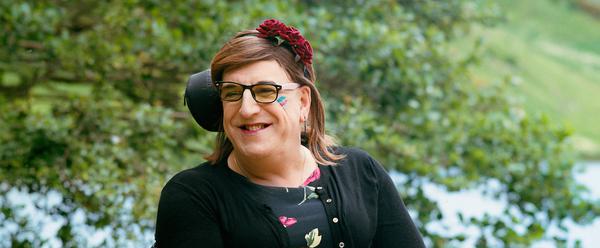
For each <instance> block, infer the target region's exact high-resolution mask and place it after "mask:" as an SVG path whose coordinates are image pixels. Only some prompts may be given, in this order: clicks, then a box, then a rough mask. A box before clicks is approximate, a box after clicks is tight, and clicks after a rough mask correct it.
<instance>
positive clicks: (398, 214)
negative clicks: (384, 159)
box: [373, 160, 425, 247]
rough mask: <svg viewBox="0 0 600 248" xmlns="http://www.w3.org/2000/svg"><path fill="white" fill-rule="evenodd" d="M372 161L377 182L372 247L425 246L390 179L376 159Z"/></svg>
mask: <svg viewBox="0 0 600 248" xmlns="http://www.w3.org/2000/svg"><path fill="white" fill-rule="evenodd" d="M373 162H374V166H373V167H374V170H375V174H376V176H377V178H378V182H379V183H378V185H379V187H378V190H379V192H378V194H379V196H378V204H377V220H378V221H377V231H376V232H375V237H374V239H373V247H425V244H424V243H423V238H422V237H421V234H420V233H419V231H418V230H417V227H416V226H415V224H414V223H413V221H412V219H411V218H410V215H409V214H408V211H407V209H406V206H404V203H403V202H402V199H400V195H399V194H398V191H397V190H396V187H395V185H394V183H393V181H392V179H391V178H390V176H389V175H388V174H387V172H386V171H385V170H384V169H383V167H382V166H381V165H380V164H379V163H377V161H374V160H373Z"/></svg>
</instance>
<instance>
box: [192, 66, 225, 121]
mask: <svg viewBox="0 0 600 248" xmlns="http://www.w3.org/2000/svg"><path fill="white" fill-rule="evenodd" d="M186 103H187V107H188V109H189V110H190V112H191V113H192V116H193V117H194V120H196V122H197V123H198V124H200V126H201V127H202V128H204V129H206V130H208V131H211V132H218V131H219V129H220V126H221V125H220V122H221V121H222V116H223V106H222V105H221V100H220V99H219V93H218V91H217V89H216V88H215V87H214V86H213V84H212V80H211V79H210V70H205V71H202V72H200V73H196V74H194V75H192V76H190V78H189V79H188V83H187V87H186V88H185V94H184V104H186Z"/></svg>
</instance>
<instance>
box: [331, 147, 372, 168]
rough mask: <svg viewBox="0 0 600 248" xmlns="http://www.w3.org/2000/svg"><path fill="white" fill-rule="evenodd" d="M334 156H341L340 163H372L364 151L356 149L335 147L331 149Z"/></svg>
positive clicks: (369, 156)
mask: <svg viewBox="0 0 600 248" xmlns="http://www.w3.org/2000/svg"><path fill="white" fill-rule="evenodd" d="M332 150H333V152H334V153H335V154H339V155H343V156H344V158H343V159H341V160H340V163H342V164H343V163H365V162H368V163H370V162H372V161H373V160H374V159H373V157H371V155H369V153H367V152H366V151H365V150H362V149H360V148H358V147H346V146H337V147H333V148H332Z"/></svg>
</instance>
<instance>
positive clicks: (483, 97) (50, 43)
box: [0, 0, 600, 247]
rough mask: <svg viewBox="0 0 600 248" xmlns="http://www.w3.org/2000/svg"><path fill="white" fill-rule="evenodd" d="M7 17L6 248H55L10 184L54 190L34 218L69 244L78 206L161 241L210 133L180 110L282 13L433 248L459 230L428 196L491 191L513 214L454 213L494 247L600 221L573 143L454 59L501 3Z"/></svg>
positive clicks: (332, 117) (257, 6) (128, 235)
mask: <svg viewBox="0 0 600 248" xmlns="http://www.w3.org/2000/svg"><path fill="white" fill-rule="evenodd" d="M0 9H1V10H2V12H1V13H2V14H1V16H0V20H1V21H2V23H3V24H2V26H1V27H2V32H1V35H0V37H1V39H0V42H1V44H2V46H1V48H0V58H1V62H0V76H1V77H0V78H1V79H2V81H1V82H0V89H1V90H2V92H1V94H0V103H2V105H1V107H0V108H1V111H0V123H3V124H2V125H0V144H2V146H1V147H0V182H1V183H0V191H1V192H2V195H1V196H0V208H1V210H2V212H1V213H0V223H2V224H0V240H2V241H1V242H0V244H2V245H9V244H10V245H12V246H22V247H29V246H41V245H43V244H47V243H48V242H50V241H49V240H43V238H41V237H40V235H39V233H40V227H39V226H36V225H35V224H32V220H30V219H28V218H23V216H20V215H18V214H16V213H17V212H19V211H20V210H19V209H20V208H21V207H20V206H18V205H16V204H12V203H11V202H10V201H9V198H8V193H9V192H11V191H14V190H15V189H18V190H20V191H21V192H27V193H29V194H31V195H33V196H34V197H38V198H39V199H42V198H43V197H44V195H47V194H58V195H60V197H59V198H60V202H59V203H58V204H54V205H51V206H50V205H48V204H45V205H44V204H36V209H37V210H38V211H41V212H43V213H45V214H47V215H50V216H54V217H55V218H56V219H57V222H60V223H62V225H61V228H60V229H59V232H58V233H57V236H56V238H57V239H59V240H60V241H61V242H62V245H63V246H66V247H76V246H81V245H84V244H86V242H87V241H86V240H85V239H84V238H83V237H82V236H81V233H80V232H78V231H77V230H78V229H79V228H76V227H77V226H76V225H77V224H76V221H75V220H74V219H76V217H75V215H77V213H78V212H79V211H83V212H84V213H85V214H84V216H85V224H83V225H84V226H86V227H89V228H92V229H93V230H110V233H111V234H112V236H110V237H109V238H108V239H107V240H105V241H104V242H105V243H104V244H103V245H109V246H121V245H126V244H127V243H128V242H134V243H136V244H147V243H148V242H151V240H143V238H140V237H143V236H141V235H140V234H141V233H144V232H148V231H149V232H152V231H153V225H154V217H155V214H156V205H157V202H158V196H159V194H160V189H161V188H162V186H163V185H164V183H165V182H166V180H167V179H168V178H169V177H170V176H172V175H173V174H174V173H176V172H177V171H179V170H181V169H183V168H188V167H191V166H194V165H196V164H198V163H200V162H201V161H202V158H201V155H204V154H206V153H207V152H208V151H209V150H210V149H211V146H212V139H213V137H214V135H212V134H209V133H206V132H204V131H203V130H201V129H200V128H198V127H196V126H195V124H194V123H193V122H192V120H191V118H190V117H189V116H188V115H187V114H186V113H185V112H186V110H185V109H184V107H183V106H182V98H181V95H182V91H183V88H184V82H185V79H186V78H187V76H188V75H190V74H191V73H193V72H197V71H200V70H203V69H205V68H207V67H208V65H209V62H210V59H211V58H212V55H213V54H214V53H215V52H216V51H217V50H218V49H219V48H220V46H221V45H222V44H223V42H224V41H226V40H227V39H228V38H229V37H231V36H232V35H233V34H234V33H235V32H237V31H239V29H240V28H252V27H254V26H256V25H257V24H258V23H260V21H262V20H263V19H266V18H271V17H274V18H279V19H282V20H284V21H285V22H286V23H290V24H293V25H295V26H297V27H298V28H299V29H300V30H302V31H303V33H304V34H305V36H306V37H307V38H308V39H309V40H310V41H311V42H312V44H313V47H314V48H315V51H316V58H315V64H316V68H317V73H318V78H319V81H318V83H317V84H318V87H319V88H320V89H321V91H322V92H323V94H324V95H325V98H326V105H327V110H328V125H329V129H330V131H331V132H333V133H334V134H336V136H337V137H338V138H339V139H340V140H341V143H342V144H344V145H352V146H358V147H361V148H363V149H365V150H367V151H368V152H370V153H371V154H372V155H374V156H375V157H376V158H377V159H379V160H380V161H381V162H382V163H383V164H384V165H385V166H387V167H388V168H390V169H395V170H398V171H399V172H401V173H402V174H404V175H405V176H406V177H407V180H406V183H405V184H404V185H400V188H399V190H400V192H401V194H402V195H403V198H404V200H405V202H406V203H407V205H408V207H409V208H410V209H411V210H414V212H415V213H416V216H415V218H416V221H417V222H418V225H419V226H420V229H421V232H422V233H423V234H424V236H425V237H426V239H427V240H428V242H430V243H431V246H434V247H446V246H448V245H453V244H456V243H457V242H458V243H459V242H462V241H463V240H464V239H465V234H457V235H449V234H447V233H438V232H435V231H433V230H432V229H430V228H428V223H434V222H438V221H440V220H441V219H443V218H445V216H443V214H442V213H441V212H440V210H439V208H438V206H437V203H436V202H435V201H433V200H431V199H429V198H428V197H427V195H426V194H425V191H424V186H425V185H427V184H434V185H438V186H441V187H443V188H446V189H447V190H449V191H459V190H463V189H471V188H476V187H486V188H488V190H486V194H488V195H490V196H493V197H496V198H498V199H502V200H503V201H505V202H506V203H507V208H506V209H505V211H504V215H502V216H489V215H486V216H483V217H481V218H470V219H466V218H460V219H461V221H462V222H463V224H464V225H470V226H475V227H478V228H480V230H483V231H482V234H481V237H479V238H478V244H479V245H482V246H485V245H486V244H502V245H504V246H514V245H529V244H531V242H533V241H535V240H539V239H540V238H542V237H543V236H544V235H545V234H546V232H547V228H548V226H549V225H550V224H552V223H559V224H560V223H562V222H564V221H565V220H567V219H574V220H575V221H576V222H578V223H584V222H588V221H590V220H592V219H593V217H594V216H596V215H598V213H599V212H600V211H599V207H598V205H597V204H596V205H594V204H592V203H591V202H589V200H586V199H583V198H582V197H581V192H582V190H583V189H582V188H581V186H579V185H578V184H577V183H576V182H575V181H574V180H573V175H572V168H573V157H572V155H571V154H572V153H571V152H570V150H569V146H568V138H569V135H570V131H569V130H566V129H564V128H561V127H556V126H554V125H553V124H552V123H549V121H548V120H546V119H545V118H544V117H543V116H542V117H532V116H530V115H528V114H527V113H525V112H523V110H521V108H520V107H519V106H518V105H515V104H514V103H513V102H512V100H511V94H510V87H511V79H510V78H507V79H506V80H505V81H504V83H501V84H498V85H492V86H490V87H485V88H484V87H477V86H475V85H473V84H472V83H471V82H469V80H468V79H467V77H466V73H467V72H468V68H469V66H470V65H471V64H472V63H474V62H476V61H477V59H478V51H477V49H476V48H477V46H474V47H475V49H473V51H465V52H464V53H463V54H462V55H463V56H461V57H459V58H456V57H454V56H451V55H450V53H449V51H448V43H449V42H450V41H451V40H452V39H453V37H454V36H455V35H457V34H458V33H460V32H468V29H469V27H470V25H472V24H473V23H483V24H493V23H494V22H495V21H497V20H498V19H499V18H501V15H500V13H499V11H498V9H497V8H495V6H494V5H493V4H492V3H491V2H488V1H467V0H450V1H360V2H356V3H347V2H343V4H341V3H336V1H332V2H327V3H323V2H315V1H294V2H277V3H272V2H270V1H260V0H248V1H242V2H231V3H226V2H223V1H201V2H200V1H191V0H188V1H175V2H169V3H166V2H160V1H135V0H134V1H112V2H105V1H79V2H55V1H35V2H30V1H16V2H15V1H12V2H10V3H9V2H8V1H1V2H0ZM459 31H460V32H459ZM493 182H496V183H499V184H500V185H501V187H487V185H489V184H490V183H493ZM532 189H533V190H532ZM40 197H41V198H40ZM38 198H36V199H38ZM459 217H460V216H459ZM58 220H60V221H58ZM11 223H12V224H11ZM11 225H13V226H14V225H16V226H19V227H20V228H17V229H16V230H15V229H14V228H11ZM519 227H525V230H526V231H522V228H519ZM557 240H559V239H558V238H557ZM559 241H560V240H559ZM559 241H557V242H559ZM560 242H562V241H560Z"/></svg>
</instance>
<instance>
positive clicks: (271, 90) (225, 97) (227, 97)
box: [215, 81, 300, 103]
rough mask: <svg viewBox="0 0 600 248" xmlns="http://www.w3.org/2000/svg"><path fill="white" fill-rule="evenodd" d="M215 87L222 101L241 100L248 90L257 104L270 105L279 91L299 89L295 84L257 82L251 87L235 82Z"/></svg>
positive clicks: (219, 83)
mask: <svg viewBox="0 0 600 248" xmlns="http://www.w3.org/2000/svg"><path fill="white" fill-rule="evenodd" d="M215 85H216V86H217V88H218V89H219V96H220V97H221V100H222V101H227V102H235V101H238V100H240V99H242V96H243V95H244V91H245V90H246V89H249V90H250V93H252V98H254V100H255V101H256V102H259V103H272V102H274V101H275V100H277V97H278V96H279V91H280V90H282V89H283V90H293V89H296V88H298V87H300V85H299V84H297V83H283V84H276V83H274V82H267V81H263V82H258V83H256V84H253V85H243V84H240V83H236V82H225V81H218V82H215Z"/></svg>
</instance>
